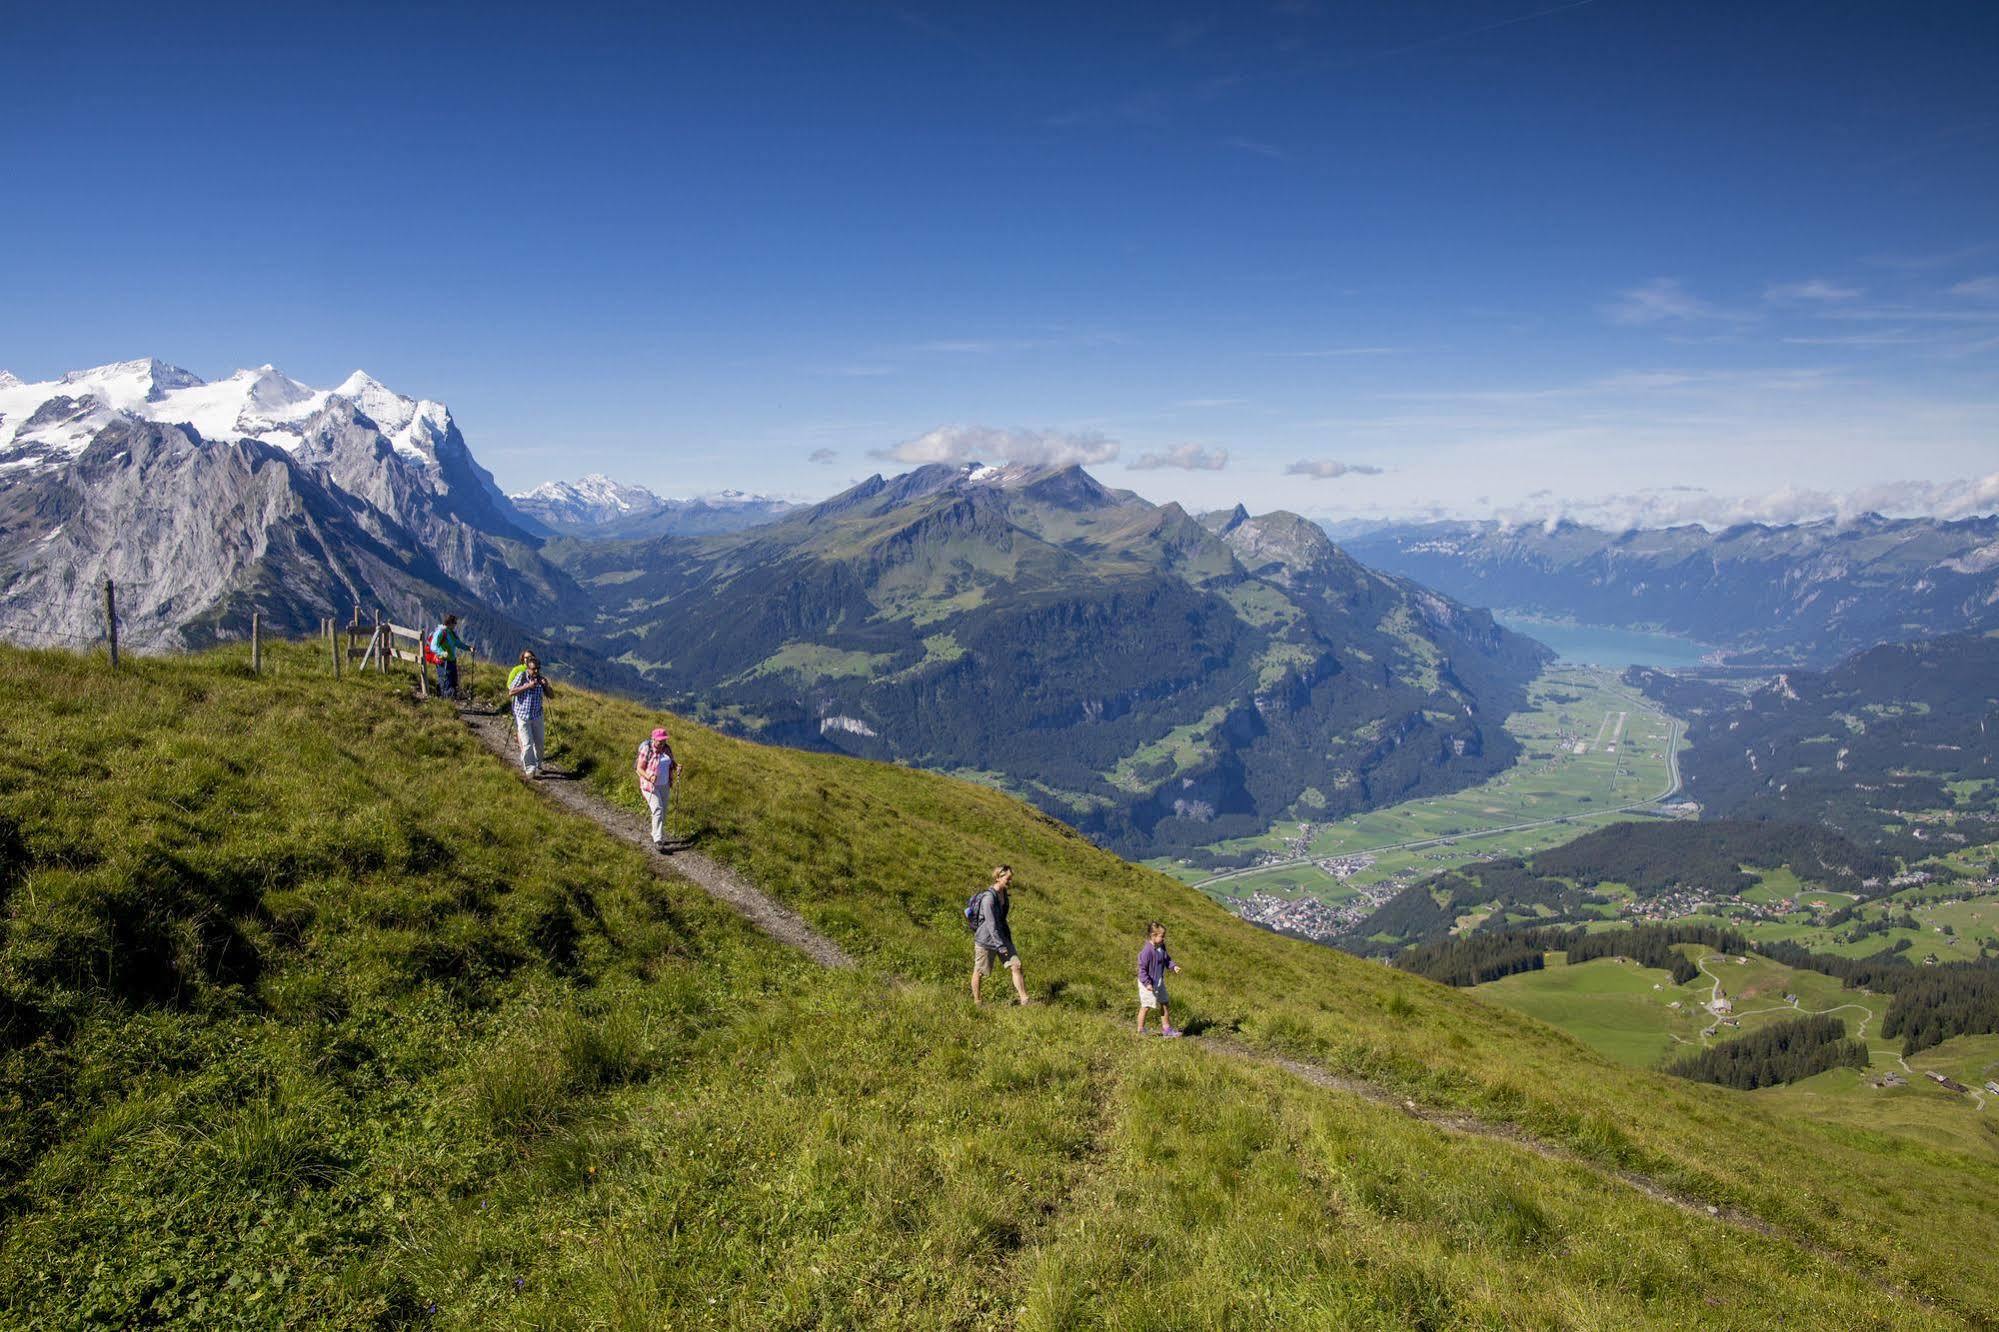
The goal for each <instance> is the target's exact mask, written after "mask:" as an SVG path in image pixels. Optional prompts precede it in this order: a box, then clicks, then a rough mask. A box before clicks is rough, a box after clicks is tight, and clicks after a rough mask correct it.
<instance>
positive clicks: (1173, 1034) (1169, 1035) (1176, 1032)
mask: <svg viewBox="0 0 1999 1332" xmlns="http://www.w3.org/2000/svg"><path fill="white" fill-rule="evenodd" d="M1159 1034H1160V1035H1161V1036H1163V1037H1165V1038H1166V1039H1167V1040H1169V1041H1177V1040H1179V1039H1180V1038H1181V1037H1182V1036H1185V1035H1186V1034H1187V1033H1186V1032H1184V1031H1182V1030H1180V1029H1179V1028H1178V1027H1168V1028H1167V1029H1166V1030H1165V1031H1162V1032H1160V1033H1159Z"/></svg>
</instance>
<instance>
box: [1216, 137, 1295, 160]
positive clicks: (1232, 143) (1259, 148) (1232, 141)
mask: <svg viewBox="0 0 1999 1332" xmlns="http://www.w3.org/2000/svg"><path fill="white" fill-rule="evenodd" d="M1222 146H1223V147H1225V148H1233V149H1235V150H1236V151H1237V152H1239V153H1253V154H1255V155H1256V156H1257V157H1269V158H1282V157H1284V156H1285V152H1284V150H1283V149H1282V148H1279V147H1278V146H1277V145H1276V144H1274V143H1265V142H1264V141H1263V140H1261V139H1245V138H1240V137H1237V136H1230V137H1229V138H1226V139H1223V140H1222Z"/></svg>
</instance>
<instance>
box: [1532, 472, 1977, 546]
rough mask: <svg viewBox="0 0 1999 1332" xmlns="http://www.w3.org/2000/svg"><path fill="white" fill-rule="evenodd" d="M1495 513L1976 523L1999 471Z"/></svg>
mask: <svg viewBox="0 0 1999 1332" xmlns="http://www.w3.org/2000/svg"><path fill="white" fill-rule="evenodd" d="M1528 500H1529V501H1530V502H1528V503H1524V504H1520V505H1515V506H1511V507H1505V508H1501V509H1499V510H1497V511H1496V512H1495V514H1494V516H1495V517H1497V518H1498V519H1499V521H1500V522H1502V523H1505V524H1507V525H1510V526H1539V527H1543V528H1547V529H1552V528H1553V527H1554V526H1555V524H1557V523H1559V522H1562V521H1564V520H1566V521H1569V522H1575V523H1582V524H1584V525H1586V526H1590V527H1600V528H1603V529H1605V530H1608V531H1613V532H1626V531H1633V530H1637V529H1641V528H1658V527H1675V526H1683V525H1686V524H1697V525H1699V526H1701V527H1706V528H1708V529H1710V530H1719V529H1721V528H1724V527H1733V526H1736V525H1737V524H1740V523H1769V524H1773V525H1776V524H1784V523H1809V522H1823V521H1825V520H1827V519H1833V520H1837V521H1839V522H1850V521H1852V520H1854V519H1856V518H1859V517H1860V516H1861V515H1863V514H1869V513H1879V514H1885V515H1887V516H1889V517H1896V518H1916V517H1928V518H1939V519H1945V520H1951V519H1958V518H1969V517H1972V516H1974V515H1978V514H1989V513H1993V512H1995V511H1999V472H1993V473H1991V474H1990V475H1988V476H1982V477H1968V478H1962V479H1959V480H1955V481H1884V482H1878V483H1875V484H1872V485H1865V486H1860V487H1858V488H1856V489H1853V490H1848V491H1834V490H1821V489H1816V488H1812V487H1807V486H1796V485H1785V486H1779V487H1777V488H1776V489H1775V490H1771V491H1768V492H1766V493H1764V494H1761V495H1734V496H1731V495H1717V494H1715V493H1713V492H1712V491H1709V490H1707V489H1704V488H1703V487H1700V486H1685V485H1673V486H1654V487H1648V488H1646V489H1644V490H1639V491H1635V492H1633V493H1631V494H1629V495H1606V496H1599V497H1597V498H1596V499H1588V500H1562V499H1558V498H1556V497H1554V496H1552V495H1549V494H1547V493H1546V492H1536V493H1535V494H1534V495H1530V496H1528Z"/></svg>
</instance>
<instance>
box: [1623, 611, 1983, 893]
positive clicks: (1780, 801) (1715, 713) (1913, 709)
mask: <svg viewBox="0 0 1999 1332" xmlns="http://www.w3.org/2000/svg"><path fill="white" fill-rule="evenodd" d="M1630 678H1631V680H1632V681H1633V683H1636V684H1638V685H1639V686H1640V687H1642V688H1643V689H1644V690H1645V691H1646V692H1647V693H1648V694H1650V695H1652V696H1653V697H1655V698H1658V699H1660V701H1661V702H1662V703H1666V704H1667V706H1669V707H1670V706H1675V705H1676V704H1677V705H1685V704H1687V703H1690V702H1691V703H1693V704H1694V705H1695V706H1694V707H1692V708H1689V709H1688V712H1689V713H1690V714H1691V721H1690V724H1689V729H1688V741H1689V744H1690V752H1689V753H1688V754H1687V756H1686V758H1685V760H1684V762H1683V763H1682V767H1683V769H1684V771H1685V776H1686V787H1687V793H1688V794H1689V795H1690V796H1692V797H1693V798H1694V799H1695V800H1698V801H1699V802H1701V804H1702V805H1703V806H1704V807H1705V808H1706V809H1707V811H1708V812H1709V813H1711V814H1717V815H1722V816H1725V817H1729V818H1750V819H1784V820H1791V821H1797V822H1809V823H1817V824H1824V825H1827V826H1829V827H1833V828H1838V829H1840V830H1841V831H1842V832H1844V833H1846V834H1847V835H1848V836H1850V837H1852V838H1854V839H1856V840H1857V841H1860V842H1862V843H1863V844H1865V845H1869V846H1875V847H1879V848H1880V849H1881V850H1883V851H1884V852H1888V853H1891V854H1894V855H1899V856H1902V857H1904V858H1906V859H1909V860H1917V859H1920V858H1922V857H1925V856H1929V855H1934V854H1937V853H1938V852H1940V851H1947V850H1949V849H1951V848H1953V847H1959V846H1964V845H1966V844H1967V843H1978V842H1985V841H1992V840H1995V839H1999V634H1956V635H1951V636H1947V637H1943V638H1935V639H1929V640H1926V641H1923V642H1918V643H1902V644H1894V645H1890V646H1886V647H1878V648H1874V649H1872V650H1871V651H1867V652H1863V653H1859V654H1857V655H1855V656H1853V657H1850V658H1848V659H1847V660H1845V661H1843V662H1841V663H1839V665H1837V666H1835V667H1834V668H1832V669H1831V670H1828V671H1789V672H1786V673H1785V674H1783V675H1782V676H1780V677H1778V679H1777V680H1776V681H1775V682H1774V683H1772V684H1770V685H1768V686H1766V687H1764V688H1762V689H1759V690H1757V691H1756V692H1755V693H1753V694H1751V695H1750V696H1749V697H1748V699H1747V700H1746V701H1739V700H1738V698H1737V696H1735V695H1733V694H1732V693H1729V692H1725V691H1724V692H1719V693H1717V692H1714V691H1708V692H1707V693H1706V694H1703V692H1702V691H1703V686H1701V685H1700V684H1699V683H1698V682H1688V681H1678V680H1675V679H1674V678H1673V677H1670V676H1665V675H1662V674H1660V673H1658V672H1650V671H1639V672H1634V673H1633V674H1632V675H1631V677H1630Z"/></svg>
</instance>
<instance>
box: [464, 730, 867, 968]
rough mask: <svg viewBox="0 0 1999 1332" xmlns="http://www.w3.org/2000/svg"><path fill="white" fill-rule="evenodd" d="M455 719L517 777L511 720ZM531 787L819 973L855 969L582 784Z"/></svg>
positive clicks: (802, 926) (744, 887) (725, 875)
mask: <svg viewBox="0 0 1999 1332" xmlns="http://www.w3.org/2000/svg"><path fill="white" fill-rule="evenodd" d="M459 716H460V718H462V719H463V720H464V722H465V724H466V725H467V726H469V727H471V728H472V733H473V734H474V735H476V736H478V737H479V741H480V743H481V744H483V745H485V746H486V748H487V749H490V750H491V751H493V753H494V754H495V755H497V756H498V757H499V758H500V759H502V760H503V761H505V762H506V763H507V764H508V765H509V766H510V767H512V768H513V770H514V771H515V772H519V771H520V749H519V747H518V743H517V742H516V740H515V739H514V723H513V719H512V717H511V716H510V715H508V714H507V713H504V712H502V713H498V714H486V713H482V712H460V713H459ZM521 780H523V781H527V778H526V777H522V779H521ZM530 785H532V786H533V787H534V788H535V789H536V790H537V791H539V792H541V794H542V795H544V796H546V797H548V798H549V799H550V800H553V801H554V802H555V803H556V804H558V805H561V806H562V807H563V808H564V809H566V810H568V811H569V812H570V813H572V814H576V815H580V816H581V817H583V818H586V819H588V820H590V822H592V823H594V824H596V825H597V826H598V827H599V828H602V829H603V830H604V831H605V832H607V833H609V834H611V836H613V837H615V838H617V839H618V840H620V841H622V842H629V843H630V844H631V845H633V846H637V847H642V848H644V850H645V852H646V854H647V855H649V856H651V857H652V864H653V872H654V873H656V874H658V875H659V876H660V877H661V878H671V879H685V880H686V881H687V882H689V883H691V884H693V885H694V886H695V887H697V888H699V889H701V890H702V891H703V892H705V893H707V894H708V895H709V896H710V897H712V898H714V899H715V900H716V901H718V902H720V903H722V905H724V906H726V907H728V908H729V909H730V910H732V911H734V912H736V914H738V915H740V916H741V917H742V918H743V919H744V920H747V921H748V922H749V923H750V924H752V925H754V926H756V928H758V929H759V930H762V931H763V932H764V933H765V934H767V935H769V936H770V937H771V938H773V939H775V940H777V941H778V942H779V943H781V944H786V945H789V946H790V947H792V948H796V949H797V950H798V951H799V952H801V953H804V954H805V955H806V956H807V957H809V958H811V959H812V960H813V961H814V962H817V963H818V964H819V965H820V966H822V967H851V966H853V965H854V959H853V958H851V957H849V956H847V953H846V950H845V949H843V948H841V947H840V945H838V944H836V943H834V942H833V941H832V940H831V939H828V938H827V937H826V936H825V935H823V934H821V933H819V931H817V930H815V929H813V928H812V927H811V926H810V925H807V924H806V923H805V922H804V921H803V920H801V919H800V918H799V916H798V913H797V912H795V911H792V910H790V909H789V908H787V907H784V906H781V905H779V904H778V903H777V902H775V901H772V900H771V899H770V898H769V897H768V896H766V895H765V894H763V893H761V892H759V891H757V890H756V889H755V888H753V887H751V886H750V885H749V884H747V883H745V882H743V881H742V880H741V879H740V878H738V877H737V876H736V875H735V874H734V873H733V872H731V871H730V870H728V869H726V868H724V867H723V866H722V865H720V864H718V863H716V862H715V861H713V860H711V859H709V858H708V857H707V856H704V855H702V854H701V853H700V852H699V851H688V850H672V851H668V852H666V853H665V854H661V853H659V852H657V851H655V850H654V849H653V845H652V839H651V838H650V837H648V836H647V835H646V829H645V828H644V827H643V826H642V824H641V822H640V818H639V816H638V815H637V814H634V813H632V812H631V811H629V810H623V809H619V808H618V807H617V806H616V805H613V804H611V803H610V802H609V801H607V800H604V799H602V798H601V797H598V796H596V795H593V794H592V793H591V792H590V790H589V788H588V787H586V786H584V785H583V783H581V782H579V781H573V780H568V779H564V778H557V779H554V780H550V779H546V778H544V779H543V780H541V781H537V782H532V783H530Z"/></svg>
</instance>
